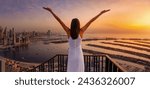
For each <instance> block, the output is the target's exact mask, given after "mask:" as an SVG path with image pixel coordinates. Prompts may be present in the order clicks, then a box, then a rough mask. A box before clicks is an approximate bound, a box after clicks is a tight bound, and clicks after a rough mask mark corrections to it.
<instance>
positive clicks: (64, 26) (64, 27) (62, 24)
mask: <svg viewBox="0 0 150 89" xmlns="http://www.w3.org/2000/svg"><path fill="white" fill-rule="evenodd" d="M43 9H45V10H47V11H49V12H50V13H51V14H52V15H53V16H54V17H55V19H56V20H57V21H58V22H59V23H60V25H61V26H62V27H63V29H64V30H65V31H66V33H67V34H69V28H68V27H67V26H66V25H65V24H64V23H63V21H61V19H60V18H59V17H58V16H57V15H56V14H55V13H54V12H53V11H52V10H51V9H50V8H48V7H43Z"/></svg>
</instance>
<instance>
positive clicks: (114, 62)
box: [106, 55, 127, 72]
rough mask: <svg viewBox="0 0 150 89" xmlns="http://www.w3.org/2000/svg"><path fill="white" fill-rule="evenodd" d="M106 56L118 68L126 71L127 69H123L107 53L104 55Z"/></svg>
mask: <svg viewBox="0 0 150 89" xmlns="http://www.w3.org/2000/svg"><path fill="white" fill-rule="evenodd" d="M106 57H107V58H109V60H110V61H111V62H112V63H114V64H115V65H116V66H117V67H118V68H120V69H121V71H122V72H127V70H125V69H124V68H123V67H122V66H120V65H119V64H118V63H117V62H116V61H114V60H112V59H111V58H110V57H109V56H108V55H106Z"/></svg>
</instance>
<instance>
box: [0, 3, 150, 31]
mask: <svg viewBox="0 0 150 89" xmlns="http://www.w3.org/2000/svg"><path fill="white" fill-rule="evenodd" d="M43 6H45V7H51V8H52V10H53V11H54V12H55V13H56V14H57V15H58V16H59V17H60V18H61V19H62V20H63V21H64V23H65V24H66V25H67V26H68V27H70V22H71V20H72V18H79V19H80V23H81V27H82V26H83V25H84V24H85V23H86V22H87V21H89V20H90V19H91V18H92V17H94V16H95V15H97V14H98V13H100V11H102V10H103V9H111V11H110V12H108V13H106V14H104V15H102V16H101V17H100V18H99V19H97V20H96V21H95V22H94V23H92V24H91V26H90V27H89V28H88V29H89V30H88V31H87V33H104V34H141V33H142V34H150V0H0V26H2V27H5V26H8V28H11V27H14V28H15V29H16V30H17V31H33V30H35V31H41V32H42V31H47V30H52V32H57V33H63V34H64V32H63V30H62V27H61V26H60V25H59V23H58V22H57V21H56V20H55V19H54V17H53V16H52V15H51V14H50V13H49V12H47V11H45V10H43V9H42V7H43Z"/></svg>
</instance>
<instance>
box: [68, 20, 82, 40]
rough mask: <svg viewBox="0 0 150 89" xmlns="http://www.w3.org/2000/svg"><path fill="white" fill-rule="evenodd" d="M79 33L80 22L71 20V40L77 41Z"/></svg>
mask: <svg viewBox="0 0 150 89" xmlns="http://www.w3.org/2000/svg"><path fill="white" fill-rule="evenodd" d="M79 33H80V22H79V20H78V19H77V18H74V19H72V22H71V29H70V36H71V38H72V39H77V38H78V36H79Z"/></svg>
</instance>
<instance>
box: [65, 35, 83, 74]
mask: <svg viewBox="0 0 150 89" xmlns="http://www.w3.org/2000/svg"><path fill="white" fill-rule="evenodd" d="M68 41H69V50H68V65H67V72H84V59H83V52H82V47H81V43H82V38H81V37H80V36H78V37H77V38H76V39H72V38H71V37H69V39H68Z"/></svg>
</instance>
